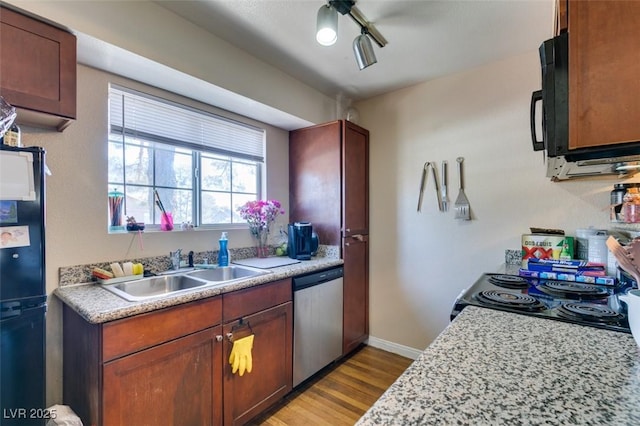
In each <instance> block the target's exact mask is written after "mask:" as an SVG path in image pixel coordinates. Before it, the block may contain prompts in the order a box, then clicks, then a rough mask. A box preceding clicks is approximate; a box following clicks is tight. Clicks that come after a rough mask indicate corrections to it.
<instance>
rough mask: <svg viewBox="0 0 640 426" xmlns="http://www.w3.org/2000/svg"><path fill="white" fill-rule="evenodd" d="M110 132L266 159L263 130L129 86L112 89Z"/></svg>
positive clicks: (253, 159)
mask: <svg viewBox="0 0 640 426" xmlns="http://www.w3.org/2000/svg"><path fill="white" fill-rule="evenodd" d="M109 102H110V105H109V111H110V114H111V116H110V118H109V121H110V123H111V131H112V132H114V133H122V132H124V133H125V134H126V135H129V136H134V137H140V138H144V139H148V140H155V141H157V142H163V143H170V144H174V145H182V146H188V147H190V148H193V149H199V150H205V151H209V152H214V153H217V154H221V155H228V156H233V157H236V158H245V159H248V160H252V161H258V162H264V130H262V129H258V128H255V127H251V126H249V125H247V124H244V123H240V122H237V121H233V120H230V119H227V118H224V117H220V116H217V115H214V114H211V113H208V112H205V111H201V110H197V109H195V108H191V107H188V106H185V105H179V104H176V103H173V102H170V101H167V100H164V99H160V98H156V97H153V96H151V95H147V94H144V93H140V92H135V91H133V90H130V89H125V88H121V87H118V86H111V87H110V88H109Z"/></svg>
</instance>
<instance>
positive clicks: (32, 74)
mask: <svg viewBox="0 0 640 426" xmlns="http://www.w3.org/2000/svg"><path fill="white" fill-rule="evenodd" d="M0 40H2V49H0V94H1V95H2V96H3V97H4V98H5V100H6V101H7V102H9V103H10V104H12V105H13V106H16V107H19V108H24V109H26V110H31V111H36V112H41V113H46V114H51V115H54V116H58V117H63V118H69V119H74V118H75V117H76V37H75V36H74V35H73V34H71V33H69V32H66V31H64V30H62V29H59V28H56V27H54V26H52V25H49V24H47V23H44V22H41V21H38V20H36V19H33V18H31V17H28V16H25V15H22V14H19V13H16V12H14V11H13V10H10V9H7V8H2V9H1V10H0ZM18 119H20V114H18Z"/></svg>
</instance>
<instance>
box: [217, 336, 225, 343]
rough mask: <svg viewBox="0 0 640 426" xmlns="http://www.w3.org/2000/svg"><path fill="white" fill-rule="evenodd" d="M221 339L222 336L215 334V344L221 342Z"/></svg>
mask: <svg viewBox="0 0 640 426" xmlns="http://www.w3.org/2000/svg"><path fill="white" fill-rule="evenodd" d="M223 338H224V337H222V334H217V335H216V342H222V339H223Z"/></svg>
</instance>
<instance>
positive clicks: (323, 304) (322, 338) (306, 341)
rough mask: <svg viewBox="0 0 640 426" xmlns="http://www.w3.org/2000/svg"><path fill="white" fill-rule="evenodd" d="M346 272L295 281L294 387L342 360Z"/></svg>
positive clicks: (329, 271) (339, 270)
mask: <svg viewBox="0 0 640 426" xmlns="http://www.w3.org/2000/svg"><path fill="white" fill-rule="evenodd" d="M343 272H344V270H343V268H342V267H341V266H340V267H337V268H331V269H326V270H323V271H320V272H314V273H311V274H308V275H303V276H300V277H295V278H294V279H293V386H294V387H295V386H297V385H299V384H300V383H302V382H303V381H305V380H306V379H308V378H309V377H311V376H312V375H313V374H315V373H316V372H318V371H319V370H321V369H322V368H323V367H325V366H327V365H329V364H330V363H332V362H333V361H335V360H336V359H338V358H340V356H342V298H343V296H342V276H343Z"/></svg>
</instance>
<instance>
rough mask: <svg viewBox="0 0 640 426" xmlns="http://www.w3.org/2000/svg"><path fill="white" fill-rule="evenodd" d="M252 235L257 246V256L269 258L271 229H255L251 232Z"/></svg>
mask: <svg viewBox="0 0 640 426" xmlns="http://www.w3.org/2000/svg"><path fill="white" fill-rule="evenodd" d="M251 235H253V239H254V241H255V245H256V256H257V257H269V245H268V244H267V239H268V237H269V228H268V227H264V228H262V227H261V228H254V229H252V230H251Z"/></svg>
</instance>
